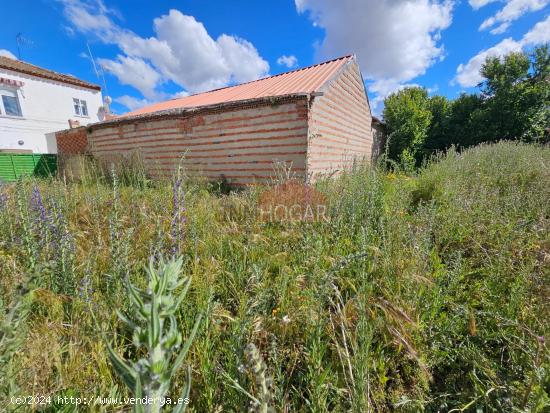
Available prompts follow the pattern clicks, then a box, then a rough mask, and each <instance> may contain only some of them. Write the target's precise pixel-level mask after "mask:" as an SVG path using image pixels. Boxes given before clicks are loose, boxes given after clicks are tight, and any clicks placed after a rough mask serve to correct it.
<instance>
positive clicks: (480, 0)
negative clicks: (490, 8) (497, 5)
mask: <svg viewBox="0 0 550 413" xmlns="http://www.w3.org/2000/svg"><path fill="white" fill-rule="evenodd" d="M495 1H498V0H470V1H468V3H470V6H472V8H473V9H474V10H477V9H479V8H481V7H483V6H486V5H487V4H489V3H494V2H495Z"/></svg>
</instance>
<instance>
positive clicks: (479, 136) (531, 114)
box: [384, 45, 550, 165]
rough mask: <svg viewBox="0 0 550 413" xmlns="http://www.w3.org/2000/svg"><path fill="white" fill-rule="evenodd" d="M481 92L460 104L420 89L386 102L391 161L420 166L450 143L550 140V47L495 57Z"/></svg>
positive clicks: (484, 71)
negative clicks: (424, 159)
mask: <svg viewBox="0 0 550 413" xmlns="http://www.w3.org/2000/svg"><path fill="white" fill-rule="evenodd" d="M481 74H482V75H483V77H484V79H485V80H484V81H483V82H482V84H481V85H480V93H479V94H462V95H460V97H458V98H457V99H455V100H448V99H447V98H446V97H444V96H433V97H428V92H427V91H426V90H425V89H422V88H419V87H411V88H406V89H403V90H400V91H399V92H396V93H394V94H392V95H390V96H388V97H387V98H386V100H385V101H384V104H385V108H384V120H385V122H386V127H387V131H388V143H387V145H388V146H387V149H388V155H389V157H390V159H393V160H396V161H399V162H402V163H412V162H414V163H415V164H416V165H418V164H419V163H420V162H421V161H422V159H423V158H426V157H429V156H430V155H431V154H433V153H434V152H436V151H441V150H446V149H447V148H449V147H450V146H451V145H455V146H457V147H459V148H466V147H468V146H473V145H477V144H479V143H482V142H495V141H498V140H503V139H505V140H523V141H527V142H547V141H550V136H549V133H548V130H549V127H550V47H549V46H548V45H545V46H541V47H538V48H536V49H534V50H533V52H532V53H530V54H527V53H511V54H509V55H507V56H505V57H503V58H499V57H491V58H488V59H487V60H486V61H485V64H484V65H483V67H482V69H481Z"/></svg>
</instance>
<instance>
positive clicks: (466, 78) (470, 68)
mask: <svg viewBox="0 0 550 413" xmlns="http://www.w3.org/2000/svg"><path fill="white" fill-rule="evenodd" d="M546 42H550V16H548V17H547V18H546V19H545V20H542V21H540V22H538V23H537V24H535V25H534V26H533V28H532V29H531V30H529V31H528V32H527V33H526V34H525V35H524V36H523V37H522V38H521V40H519V41H516V40H513V39H512V38H507V39H504V40H502V41H501V42H499V43H498V44H496V45H495V46H493V47H491V48H489V49H486V50H482V51H481V52H479V53H478V54H477V55H475V56H474V57H472V58H471V59H470V60H469V61H468V63H466V64H461V65H459V66H458V68H457V71H456V72H457V74H456V77H455V81H456V82H458V84H459V85H460V86H462V87H474V86H477V85H478V84H479V83H480V82H481V81H482V80H483V77H482V76H481V74H480V73H479V71H480V70H481V66H483V63H485V60H486V59H487V58H488V57H502V56H504V55H506V54H508V53H511V52H519V51H520V50H522V49H523V48H524V47H529V46H535V45H538V44H543V43H546Z"/></svg>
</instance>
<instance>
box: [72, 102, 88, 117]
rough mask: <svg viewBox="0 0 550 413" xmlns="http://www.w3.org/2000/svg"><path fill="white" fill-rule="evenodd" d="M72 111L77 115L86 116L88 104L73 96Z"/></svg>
mask: <svg viewBox="0 0 550 413" xmlns="http://www.w3.org/2000/svg"><path fill="white" fill-rule="evenodd" d="M73 105H74V113H75V114H76V115H79V116H88V105H87V104H86V101H85V100H82V99H77V98H73Z"/></svg>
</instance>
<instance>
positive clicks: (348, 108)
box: [307, 61, 373, 180]
mask: <svg viewBox="0 0 550 413" xmlns="http://www.w3.org/2000/svg"><path fill="white" fill-rule="evenodd" d="M371 122H372V119H371V113H370V109H369V103H368V100H367V96H366V93H365V88H364V85H363V79H362V78H361V74H360V72H359V66H358V65H357V63H356V62H355V61H352V62H351V63H350V64H348V65H347V66H346V67H345V68H344V70H343V71H342V72H341V73H340V75H339V76H338V77H337V78H336V79H334V80H333V81H332V82H331V83H329V84H327V85H326V86H325V89H324V90H323V96H317V97H315V98H314V100H313V102H312V105H311V109H310V115H309V133H308V135H309V136H308V154H307V173H308V176H309V177H310V178H311V179H312V180H315V178H316V177H318V176H319V175H321V174H331V173H334V172H336V171H341V170H343V169H346V168H349V167H350V166H351V165H352V164H353V162H354V160H363V159H365V160H367V161H370V159H371V153H372V146H373V136H372V128H371Z"/></svg>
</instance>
